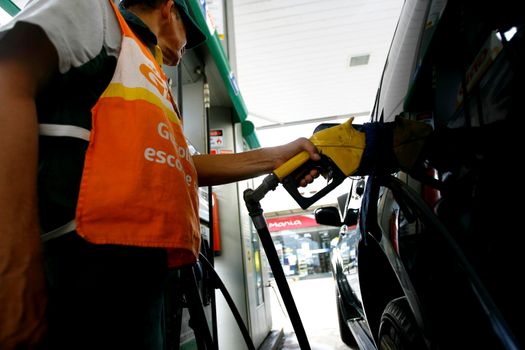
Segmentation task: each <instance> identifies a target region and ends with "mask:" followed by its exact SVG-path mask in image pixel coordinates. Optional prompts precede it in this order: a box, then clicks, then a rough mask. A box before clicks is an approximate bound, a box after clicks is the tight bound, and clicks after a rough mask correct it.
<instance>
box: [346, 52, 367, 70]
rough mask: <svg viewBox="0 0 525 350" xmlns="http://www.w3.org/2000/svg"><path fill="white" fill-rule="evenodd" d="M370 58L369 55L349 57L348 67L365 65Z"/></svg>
mask: <svg viewBox="0 0 525 350" xmlns="http://www.w3.org/2000/svg"><path fill="white" fill-rule="evenodd" d="M369 60H370V55H369V54H368V55H359V56H352V57H350V67H355V66H365V65H367V64H368V61H369Z"/></svg>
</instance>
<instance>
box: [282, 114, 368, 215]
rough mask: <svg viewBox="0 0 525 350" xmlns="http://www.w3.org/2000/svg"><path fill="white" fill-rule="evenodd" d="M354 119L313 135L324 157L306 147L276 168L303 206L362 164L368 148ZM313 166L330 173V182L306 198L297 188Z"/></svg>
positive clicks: (289, 190) (314, 200) (315, 143)
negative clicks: (313, 155) (314, 156)
mask: <svg viewBox="0 0 525 350" xmlns="http://www.w3.org/2000/svg"><path fill="white" fill-rule="evenodd" d="M352 121H353V118H350V119H349V120H348V121H346V122H345V123H343V124H339V125H336V126H332V127H329V128H326V129H323V130H321V131H318V132H316V133H314V134H313V135H312V137H310V141H312V143H313V144H314V145H315V146H316V148H317V150H318V152H319V154H320V155H321V160H319V161H313V160H311V159H310V156H309V154H308V152H306V151H303V152H301V153H298V154H297V155H296V156H294V157H292V158H291V159H289V160H288V161H287V162H286V163H284V164H283V165H281V166H280V167H279V168H277V169H275V170H274V171H273V174H274V175H275V176H276V177H277V178H278V180H279V181H280V182H281V183H282V184H283V186H284V187H285V188H286V190H287V191H288V193H290V195H291V196H292V197H293V198H294V199H295V201H296V202H297V203H298V204H299V205H300V206H301V208H303V209H306V208H307V207H309V206H310V205H311V204H313V203H314V202H316V201H317V200H318V199H320V198H322V197H323V196H324V195H326V194H327V193H328V192H330V191H331V190H332V189H333V188H335V187H337V185H339V184H340V183H341V182H343V180H344V179H345V178H346V177H348V176H350V175H352V174H353V173H355V172H356V170H357V169H358V168H359V163H360V161H361V157H362V155H363V152H364V149H365V134H364V133H363V132H360V131H357V130H356V129H354V128H353V127H352ZM313 168H320V169H322V171H323V172H326V173H329V174H330V176H329V183H328V185H327V186H326V187H325V188H323V189H322V190H321V191H318V192H317V193H316V194H315V195H314V196H312V197H309V198H306V197H303V196H301V195H300V194H299V191H298V190H297V188H298V187H299V181H300V180H301V178H302V177H303V175H304V174H305V173H306V172H308V171H310V170H311V169H313Z"/></svg>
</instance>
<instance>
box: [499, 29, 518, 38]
mask: <svg viewBox="0 0 525 350" xmlns="http://www.w3.org/2000/svg"><path fill="white" fill-rule="evenodd" d="M517 32H518V29H517V28H516V27H512V28H510V29H509V30H507V31H506V32H505V33H503V35H504V36H505V40H506V41H510V39H512V37H513V36H514V34H516V33H517ZM496 36H497V37H498V39H499V40H500V41H501V39H502V38H501V33H500V32H498V33H496Z"/></svg>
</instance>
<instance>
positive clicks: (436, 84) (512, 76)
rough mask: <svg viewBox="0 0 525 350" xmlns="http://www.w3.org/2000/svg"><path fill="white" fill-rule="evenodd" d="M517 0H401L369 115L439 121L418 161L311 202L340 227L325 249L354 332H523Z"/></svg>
mask: <svg viewBox="0 0 525 350" xmlns="http://www.w3.org/2000/svg"><path fill="white" fill-rule="evenodd" d="M517 6H518V5H517V2H516V3H515V2H513V1H510V0H501V1H498V2H493V1H490V2H483V3H480V2H475V1H469V0H456V1H441V0H432V1H423V0H406V1H405V2H404V5H403V8H402V11H401V15H400V18H399V22H398V24H397V27H396V31H395V34H394V37H393V40H392V44H391V47H390V50H389V54H388V56H387V60H386V64H385V68H384V72H383V75H382V78H381V82H380V86H379V89H378V93H377V98H376V101H375V103H374V109H373V113H372V117H371V122H373V123H389V122H393V121H395V120H396V118H406V119H410V120H419V121H421V122H424V123H427V124H429V125H431V126H432V127H433V132H432V134H431V136H430V137H429V138H428V139H427V140H426V143H425V147H424V148H423V153H422V155H421V157H419V158H418V159H416V160H415V161H416V163H417V165H418V166H417V167H414V168H413V169H408V170H404V171H396V172H394V173H388V172H375V173H372V174H368V176H366V177H365V178H359V177H356V178H353V180H352V181H351V183H352V185H351V186H350V189H349V190H348V194H347V195H346V196H347V197H346V198H347V199H349V200H346V201H345V200H343V201H340V202H341V203H342V202H344V203H345V205H344V206H342V207H339V208H337V207H326V208H318V209H316V211H315V216H316V220H317V221H318V223H321V224H324V225H332V226H339V227H340V234H339V238H338V240H336V242H334V244H333V247H332V249H331V261H332V274H333V276H334V280H335V286H336V292H335V294H336V300H337V305H338V319H339V326H340V327H339V328H340V335H341V339H342V340H343V341H344V342H345V343H346V344H347V345H349V346H352V347H358V348H359V349H418V350H419V349H521V348H523V347H524V346H525V332H523V321H522V318H523V316H524V315H525V303H524V297H523V296H524V295H525V287H524V283H523V281H521V279H522V276H523V267H524V266H525V264H524V260H523V258H522V256H523V255H524V254H523V253H524V248H525V244H524V243H525V235H524V230H523V225H524V221H523V220H522V218H523V213H524V212H523V205H522V202H523V198H525V197H523V187H524V186H523V185H522V177H523V176H522V174H523V172H522V171H521V170H520V167H521V164H520V163H521V159H523V156H522V155H521V154H520V152H521V150H523V149H525V148H524V147H523V137H522V136H521V134H522V130H523V129H522V127H521V126H522V124H523V122H522V119H523V109H522V103H523V101H525V94H524V91H525V89H523V87H522V82H523V81H524V79H523V78H524V75H525V73H524V72H525V70H524V64H523V62H525V60H524V57H525V56H524V53H525V44H524V43H525V42H524V40H525V38H524V31H523V28H524V26H523V24H524V16H523V11H520V10H519V9H518V7H517ZM412 170H413V171H412ZM357 182H361V188H362V187H363V185H364V183H365V182H366V185H364V190H363V191H361V194H359V193H356V188H359V186H357V185H356V184H357ZM356 196H358V197H361V198H360V200H361V201H360V204H356V201H355V198H356ZM356 211H358V214H357V215H356ZM341 214H342V215H341ZM341 217H342V219H341ZM354 225H355V226H354Z"/></svg>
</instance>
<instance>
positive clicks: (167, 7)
mask: <svg viewBox="0 0 525 350" xmlns="http://www.w3.org/2000/svg"><path fill="white" fill-rule="evenodd" d="M173 6H175V3H174V2H173V0H168V1H166V2H165V3H163V4H161V5H160V13H161V15H162V18H164V19H168V20H169V21H171V9H172V8H173Z"/></svg>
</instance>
